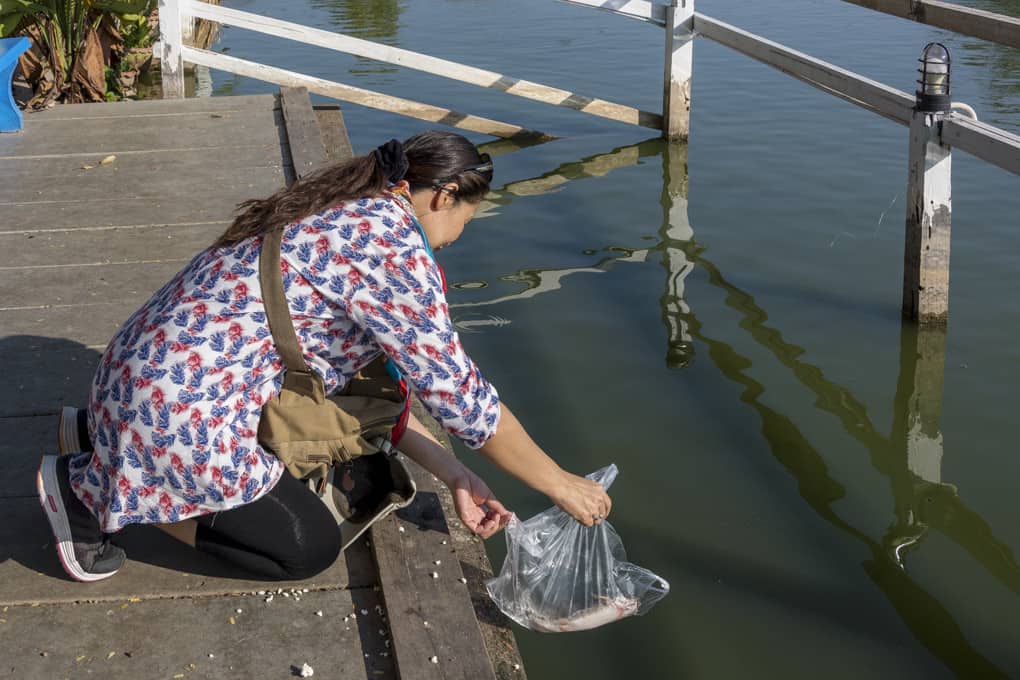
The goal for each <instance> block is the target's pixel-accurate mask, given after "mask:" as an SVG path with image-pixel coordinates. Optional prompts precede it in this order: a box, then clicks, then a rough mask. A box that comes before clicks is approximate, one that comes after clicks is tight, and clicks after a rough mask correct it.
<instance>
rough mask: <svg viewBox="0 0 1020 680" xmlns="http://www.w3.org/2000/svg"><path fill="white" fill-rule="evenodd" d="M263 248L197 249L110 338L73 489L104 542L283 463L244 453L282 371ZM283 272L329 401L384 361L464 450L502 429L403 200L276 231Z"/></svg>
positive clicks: (244, 484) (253, 241)
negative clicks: (89, 444) (269, 318)
mask: <svg viewBox="0 0 1020 680" xmlns="http://www.w3.org/2000/svg"><path fill="white" fill-rule="evenodd" d="M261 245H262V239H261V237H253V238H250V239H247V240H245V241H242V242H241V243H238V244H236V245H234V246H230V247H226V248H210V249H208V250H205V251H203V252H202V253H199V254H198V255H197V256H196V257H195V258H194V259H193V260H192V261H191V262H190V263H189V264H188V265H187V266H186V267H185V268H184V269H183V270H182V271H180V272H179V273H178V274H177V275H176V276H174V277H173V279H171V280H170V281H169V282H168V283H166V284H165V285H164V286H163V287H162V288H161V289H160V290H159V291H157V292H156V293H155V294H154V295H153V296H152V297H151V298H150V299H149V301H148V302H146V303H145V305H144V306H143V307H142V308H141V309H139V310H138V311H137V312H136V313H135V314H134V315H133V316H131V317H130V318H129V319H128V320H127V321H126V322H125V323H124V325H123V326H122V327H121V328H120V330H119V331H118V332H117V334H116V335H115V336H114V338H113V340H112V341H111V342H110V344H109V346H108V347H107V348H106V350H105V352H104V353H103V356H102V358H101V360H100V364H99V367H98V369H97V371H96V375H95V378H94V381H93V384H92V389H91V392H90V397H89V407H88V424H89V434H90V437H91V439H92V441H93V444H94V448H95V450H94V452H92V453H83V454H78V455H75V456H73V457H72V460H71V484H72V487H73V488H74V489H75V491H76V493H77V495H78V496H79V497H80V498H81V499H82V501H83V502H84V503H85V504H86V505H87V506H88V507H89V508H91V509H92V511H93V512H94V513H95V514H96V516H97V517H98V518H99V519H100V523H101V525H102V527H103V530H105V531H108V532H114V531H117V530H119V529H120V528H122V527H124V526H126V525H128V524H133V523H152V522H175V521H179V520H183V519H186V518H188V517H194V516H197V515H201V514H205V513H209V512H217V511H222V510H226V509H229V508H231V507H236V506H238V505H242V504H244V503H249V502H251V501H253V500H255V499H257V498H258V497H259V496H261V495H262V494H263V493H265V492H266V491H268V490H269V489H271V488H272V487H273V485H274V484H275V483H276V481H277V480H278V479H279V477H280V475H281V474H283V472H284V467H283V464H282V463H281V462H280V460H279V459H278V458H277V457H276V456H274V455H273V454H272V453H270V452H268V451H265V450H263V449H262V447H261V446H260V445H259V443H258V441H257V429H258V421H259V416H260V414H261V409H262V405H263V404H264V403H265V402H266V401H267V400H268V399H271V398H272V397H273V396H275V395H276V394H277V393H278V392H279V390H280V386H281V384H282V380H283V376H282V371H283V365H282V362H281V359H280V357H279V355H278V353H277V351H276V348H275V346H274V344H273V341H272V336H271V335H270V332H269V328H268V324H267V322H266V315H265V308H264V306H263V304H262V299H261V290H260V286H259V276H258V263H259V253H260V249H261ZM281 269H282V273H283V279H284V289H285V291H286V297H287V301H288V304H289V306H290V311H291V318H292V319H293V322H294V327H295V331H296V332H297V335H298V338H299V341H300V343H301V346H302V349H303V351H304V355H305V359H306V361H307V362H308V364H309V365H310V366H311V368H312V370H315V371H316V372H317V373H319V374H320V375H321V376H322V377H323V379H324V381H325V384H326V389H327V391H330V392H332V391H335V390H338V389H341V388H342V387H343V386H344V385H345V384H346V382H347V381H348V380H349V379H350V378H351V376H353V375H354V374H355V373H356V372H357V371H358V370H360V369H361V368H362V367H364V366H365V365H366V364H368V363H369V362H370V361H372V360H373V359H374V358H376V357H377V356H379V354H380V352H382V353H385V354H386V356H388V357H389V358H390V359H391V360H392V361H393V362H394V363H395V364H396V366H397V367H398V368H399V369H400V371H401V372H402V373H403V375H404V377H405V379H406V380H407V382H408V383H409V385H410V386H411V388H412V390H413V391H414V392H415V393H416V394H417V396H418V397H419V398H420V399H421V401H422V403H423V404H424V405H425V407H426V409H427V410H428V411H429V413H430V414H431V415H432V416H434V417H435V418H436V419H437V420H438V421H439V422H440V423H441V424H442V425H443V426H444V428H445V429H446V430H447V431H448V432H450V433H451V434H452V435H454V436H456V437H457V438H459V439H460V440H462V441H463V442H464V443H465V444H466V445H467V446H469V447H470V448H478V447H480V446H481V445H482V444H483V443H484V442H485V441H486V440H488V438H489V437H491V436H492V435H493V434H494V433H495V431H496V426H497V424H498V421H499V397H498V395H497V393H496V390H495V388H494V387H493V386H492V385H491V384H489V383H488V382H487V381H486V380H485V379H484V378H483V377H482V375H481V373H480V372H479V370H478V368H477V366H476V365H475V364H474V362H472V361H471V359H470V358H469V357H468V356H467V354H466V353H465V351H464V348H463V347H462V345H461V343H460V339H459V338H458V336H457V333H456V332H455V331H454V328H453V322H452V319H451V317H450V310H449V307H448V305H447V302H446V296H445V293H444V292H443V285H442V274H441V272H440V270H439V268H438V265H437V264H436V263H435V261H434V260H433V258H432V256H431V254H430V252H429V251H428V247H427V242H426V241H425V239H424V235H423V234H421V233H420V232H419V230H418V228H416V226H415V221H414V218H413V208H412V207H411V204H410V202H409V201H408V200H407V198H406V196H405V195H403V194H402V193H400V192H394V193H386V194H384V195H383V196H381V197H378V198H367V199H361V200H357V201H349V202H346V203H343V204H340V205H337V206H334V207H331V208H329V209H328V210H325V211H322V212H320V213H319V214H316V215H312V216H310V217H308V218H306V219H304V220H301V221H299V222H295V223H293V224H291V225H288V226H287V228H286V229H285V230H284V233H283V239H282V253H281Z"/></svg>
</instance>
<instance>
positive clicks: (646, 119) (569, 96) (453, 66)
mask: <svg viewBox="0 0 1020 680" xmlns="http://www.w3.org/2000/svg"><path fill="white" fill-rule="evenodd" d="M612 4H619V3H612ZM626 4H627V5H642V6H643V5H647V6H648V7H658V6H653V5H651V4H650V3H647V2H636V1H634V2H629V3H626ZM182 8H183V11H184V12H185V13H188V14H193V15H194V16H197V17H202V18H204V19H209V20H210V21H218V22H221V23H223V24H227V25H229V26H237V27H239V28H246V29H248V30H252V31H257V32H259V33H265V34H267V35H272V36H277V37H281V38H288V39H290V40H296V41H298V42H301V43H304V44H308V45H317V46H319V47H325V48H327V49H331V50H336V51H338V52H345V53H348V54H353V55H356V56H359V57H365V58H367V59H375V60H376V61H382V62H385V63H387V64H395V65H397V66H403V67H405V68H413V69H417V70H419V71H425V72H426V73H431V74H433V75H437V76H442V77H444V78H450V79H452V80H458V81H460V82H464V83H470V84H472V85H478V86H480V87H485V88H490V89H496V90H500V91H502V92H506V93H507V94H512V95H515V96H518V97H525V98H527V99H534V100H536V101H540V102H544V103H546V104H552V105H554V106H563V107H566V108H571V109H575V110H578V111H583V112H585V113H589V114H592V115H595V116H601V117H603V118H609V119H611V120H617V121H621V122H625V123H630V124H632V125H642V126H645V127H651V128H654V129H660V127H661V116H659V115H657V114H654V113H648V112H645V111H641V110H639V109H636V108H634V107H632V106H625V105H622V104H616V103H613V102H609V101H606V100H604V99H595V98H592V97H585V96H581V95H578V94H576V93H574V92H570V91H568V90H562V89H560V88H555V87H549V86H548V85H542V84H540V83H535V82H532V81H528V80H520V79H517V78H511V77H508V76H506V75H505V74H502V73H496V72H494V71H488V70H485V69H480V68H475V67H473V66H467V65H464V64H458V63H457V62H453V61H447V60H446V59H439V58H437V57H430V56H429V55H427V54H421V53H418V52H412V51H410V50H405V49H401V48H399V47H393V46H391V45H382V44H379V43H375V42H372V41H370V40H363V39H361V38H355V37H352V36H349V35H342V34H339V33H333V32H330V31H323V30H320V29H317V28H312V27H310V26H302V25H301V24H296V23H291V22H289V21H282V20H280V19H273V18H270V17H265V16H259V15H257V14H252V13H250V12H241V11H238V10H235V9H229V8H227V7H222V6H216V5H209V4H206V3H203V2H197V1H195V0H182ZM661 9H663V10H664V9H665V8H661ZM188 60H189V61H190V58H189V59H188ZM195 63H202V62H195Z"/></svg>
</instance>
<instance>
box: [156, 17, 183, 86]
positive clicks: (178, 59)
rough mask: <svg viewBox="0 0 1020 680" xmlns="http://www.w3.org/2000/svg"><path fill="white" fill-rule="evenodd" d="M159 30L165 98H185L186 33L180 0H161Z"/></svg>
mask: <svg viewBox="0 0 1020 680" xmlns="http://www.w3.org/2000/svg"><path fill="white" fill-rule="evenodd" d="M159 32H160V44H161V45H162V53H161V54H160V66H159V68H160V73H161V74H162V77H163V99H184V58H183V52H182V48H183V46H184V35H183V33H182V30H181V7H180V3H179V2H178V0H159Z"/></svg>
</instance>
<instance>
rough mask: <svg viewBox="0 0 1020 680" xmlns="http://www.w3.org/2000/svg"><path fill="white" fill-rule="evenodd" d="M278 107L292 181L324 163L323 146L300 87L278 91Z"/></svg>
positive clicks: (310, 107)
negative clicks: (280, 109) (283, 123)
mask: <svg viewBox="0 0 1020 680" xmlns="http://www.w3.org/2000/svg"><path fill="white" fill-rule="evenodd" d="M280 106H281V108H282V109H283V120H284V122H285V124H286V126H285V127H286V131H287V144H288V146H289V148H290V160H291V164H292V165H293V167H294V176H295V179H301V178H302V177H304V176H306V175H309V174H311V173H313V172H315V171H316V170H318V169H319V168H320V167H322V165H323V164H324V163H325V161H326V147H325V146H323V144H322V135H321V134H320V133H319V120H318V118H316V116H315V111H313V110H312V100H311V99H309V97H308V90H307V89H305V88H303V87H282V88H280Z"/></svg>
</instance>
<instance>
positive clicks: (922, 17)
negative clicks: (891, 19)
mask: <svg viewBox="0 0 1020 680" xmlns="http://www.w3.org/2000/svg"><path fill="white" fill-rule="evenodd" d="M843 2H849V3H850V4H852V5H859V6H860V7H865V8H867V9H871V10H874V11H876V12H883V13H885V14H891V15H893V16H897V17H900V18H902V19H910V20H911V21H916V22H918V23H920V24H927V25H928V26H935V27H937V28H944V29H946V30H948V31H955V32H956V33H962V34H963V35H969V36H971V37H973V38H981V39H982V40H988V41H990V42H994V43H999V44H1000V45H1006V46H1007V47H1016V48H1020V19H1018V18H1016V17H1011V16H1007V15H1005V14H996V13H994V12H988V11H985V10H983V9H974V8H971V7H962V6H960V5H957V4H954V3H949V2H939V0H843Z"/></svg>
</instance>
